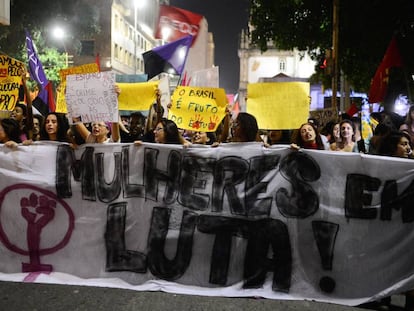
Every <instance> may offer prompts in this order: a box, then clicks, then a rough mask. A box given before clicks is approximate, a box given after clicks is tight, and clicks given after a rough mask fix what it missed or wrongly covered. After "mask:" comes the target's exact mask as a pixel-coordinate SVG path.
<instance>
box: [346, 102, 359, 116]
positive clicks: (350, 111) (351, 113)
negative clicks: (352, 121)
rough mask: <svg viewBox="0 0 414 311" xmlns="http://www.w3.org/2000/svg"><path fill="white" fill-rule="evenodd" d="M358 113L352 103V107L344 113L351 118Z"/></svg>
mask: <svg viewBox="0 0 414 311" xmlns="http://www.w3.org/2000/svg"><path fill="white" fill-rule="evenodd" d="M358 111H359V109H358V107H357V105H356V104H355V103H352V105H351V106H350V107H349V109H348V111H347V112H346V113H347V114H348V115H349V116H351V117H352V116H353V115H354V114H356V113H357V112H358Z"/></svg>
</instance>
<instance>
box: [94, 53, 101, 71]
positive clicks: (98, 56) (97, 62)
mask: <svg viewBox="0 0 414 311" xmlns="http://www.w3.org/2000/svg"><path fill="white" fill-rule="evenodd" d="M95 63H96V64H97V65H98V71H101V56H100V55H99V53H98V54H96V57H95Z"/></svg>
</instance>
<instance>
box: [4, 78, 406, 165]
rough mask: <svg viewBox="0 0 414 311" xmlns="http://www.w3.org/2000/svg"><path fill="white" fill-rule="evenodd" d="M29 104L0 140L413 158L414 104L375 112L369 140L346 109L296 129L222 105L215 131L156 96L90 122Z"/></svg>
mask: <svg viewBox="0 0 414 311" xmlns="http://www.w3.org/2000/svg"><path fill="white" fill-rule="evenodd" d="M23 80H24V79H23ZM23 84H24V88H25V90H26V91H27V89H26V85H25V83H23ZM115 92H116V93H117V94H118V95H119V93H120V89H119V88H118V87H116V89H115ZM26 98H28V96H26ZM31 109H32V107H31V102H30V100H29V101H28V102H27V103H22V102H19V103H18V104H16V106H15V108H14V110H13V111H12V112H11V113H10V116H9V118H3V119H2V120H1V123H0V143H3V144H4V145H5V146H7V147H9V148H16V147H17V146H18V145H19V144H20V143H22V144H23V145H29V144H32V143H33V142H35V141H54V142H63V143H70V144H71V145H72V146H74V147H76V146H79V145H81V144H85V143H109V142H118V143H134V144H135V145H137V146H138V145H141V144H142V143H143V142H150V143H162V144H181V145H184V146H191V145H207V146H208V145H210V146H212V147H217V146H219V145H220V144H222V143H247V142H262V143H263V146H264V147H269V146H271V145H273V144H289V145H290V147H291V148H292V149H293V150H299V149H301V148H303V149H316V150H330V151H341V152H359V153H368V154H373V155H382V156H391V157H402V158H411V157H412V146H413V142H414V105H413V106H411V107H410V109H409V111H408V112H407V116H406V120H405V122H401V124H398V123H397V124H396V122H393V121H392V118H391V117H390V116H389V115H387V114H386V113H384V112H382V113H375V114H373V117H375V119H376V122H375V124H376V126H375V127H374V126H372V132H373V136H372V137H371V138H370V139H369V140H366V139H365V140H364V139H362V137H361V130H360V126H361V122H360V120H359V118H357V117H352V116H348V115H346V114H343V115H341V116H340V117H338V119H336V120H330V121H329V122H327V123H326V124H325V125H324V126H323V127H322V128H321V127H320V124H318V121H317V120H316V119H314V118H309V119H308V120H305V121H306V122H304V123H303V124H302V125H301V126H300V127H299V128H298V129H291V130H278V129H272V130H262V129H259V127H258V123H257V120H256V118H255V117H254V116H253V115H251V114H249V113H246V112H239V113H238V114H237V115H234V116H232V115H231V113H230V111H229V110H226V116H225V117H224V119H223V121H222V122H221V124H220V125H219V127H218V129H217V130H216V131H215V132H202V131H199V130H197V131H189V130H182V129H179V128H178V127H177V125H176V124H175V123H174V122H173V121H171V120H168V119H166V118H163V117H162V116H163V115H164V109H163V108H162V106H161V105H160V101H159V96H158V97H157V101H156V102H155V103H154V104H152V105H151V107H150V108H149V110H148V111H142V112H141V111H135V112H132V113H131V114H130V115H123V116H122V120H121V118H120V122H114V123H109V122H104V121H102V120H96V121H94V122H91V123H89V124H84V123H82V122H80V120H71V121H72V122H69V120H68V119H67V117H66V115H65V114H62V113H56V112H50V113H48V114H47V115H45V116H42V115H39V114H34V115H33V113H32V111H31Z"/></svg>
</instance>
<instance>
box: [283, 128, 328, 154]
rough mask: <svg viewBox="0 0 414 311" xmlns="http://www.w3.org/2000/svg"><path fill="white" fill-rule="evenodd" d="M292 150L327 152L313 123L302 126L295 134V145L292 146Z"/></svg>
mask: <svg viewBox="0 0 414 311" xmlns="http://www.w3.org/2000/svg"><path fill="white" fill-rule="evenodd" d="M290 146H291V148H292V149H295V150H299V149H300V148H304V149H317V150H325V145H324V143H323V142H322V138H321V135H320V134H319V133H318V130H317V129H316V126H315V125H314V124H313V123H310V122H307V123H304V124H302V125H301V126H300V128H299V130H297V132H296V133H295V134H294V138H293V143H292V144H291V145H290Z"/></svg>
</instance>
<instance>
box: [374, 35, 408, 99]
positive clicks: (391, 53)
mask: <svg viewBox="0 0 414 311" xmlns="http://www.w3.org/2000/svg"><path fill="white" fill-rule="evenodd" d="M401 66H402V60H401V55H400V52H399V50H398V46H397V40H396V39H395V37H393V38H392V40H391V42H390V44H389V45H388V48H387V51H386V52H385V55H384V58H383V59H382V62H381V64H380V65H379V67H378V69H377V71H376V72H375V75H374V78H373V79H372V81H371V87H370V89H369V94H368V102H369V103H379V102H382V101H383V100H384V98H385V95H386V93H387V88H388V78H389V74H390V68H392V67H401Z"/></svg>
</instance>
